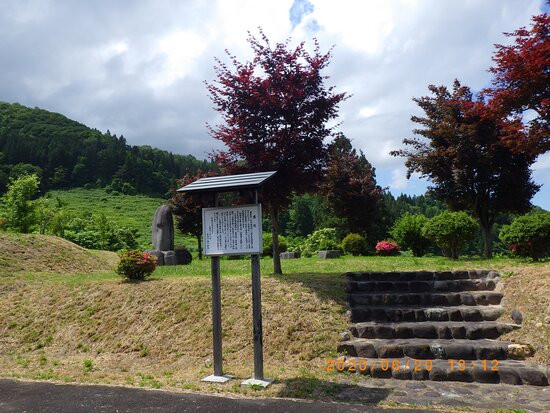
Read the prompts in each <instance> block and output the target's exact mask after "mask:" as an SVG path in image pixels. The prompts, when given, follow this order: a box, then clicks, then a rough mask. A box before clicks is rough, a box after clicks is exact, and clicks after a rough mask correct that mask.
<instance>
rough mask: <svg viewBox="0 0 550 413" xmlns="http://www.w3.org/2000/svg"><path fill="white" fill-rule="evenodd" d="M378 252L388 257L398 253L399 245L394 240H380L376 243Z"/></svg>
mask: <svg viewBox="0 0 550 413" xmlns="http://www.w3.org/2000/svg"><path fill="white" fill-rule="evenodd" d="M376 253H377V254H378V255H381V256H384V257H388V256H390V255H398V254H399V246H398V245H397V243H396V242H393V241H387V240H384V241H380V242H379V243H378V244H376Z"/></svg>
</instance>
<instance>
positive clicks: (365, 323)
mask: <svg viewBox="0 0 550 413" xmlns="http://www.w3.org/2000/svg"><path fill="white" fill-rule="evenodd" d="M430 324H433V325H436V326H439V325H449V326H456V327H458V326H465V327H467V326H477V325H482V326H498V325H501V326H509V327H511V328H514V329H518V328H521V325H519V324H513V323H501V322H499V321H416V322H414V321H401V322H397V323H390V322H382V321H361V322H358V323H353V326H354V327H368V326H381V325H382V326H392V327H397V326H405V325H411V326H417V325H430Z"/></svg>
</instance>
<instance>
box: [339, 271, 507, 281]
mask: <svg viewBox="0 0 550 413" xmlns="http://www.w3.org/2000/svg"><path fill="white" fill-rule="evenodd" d="M346 277H347V278H348V279H350V280H353V281H429V280H440V281H447V280H450V281H453V280H473V279H481V278H488V279H495V278H498V277H499V273H498V272H496V271H493V270H469V271H466V270H455V271H440V272H437V271H435V272H432V271H403V272H361V271H359V272H348V273H346Z"/></svg>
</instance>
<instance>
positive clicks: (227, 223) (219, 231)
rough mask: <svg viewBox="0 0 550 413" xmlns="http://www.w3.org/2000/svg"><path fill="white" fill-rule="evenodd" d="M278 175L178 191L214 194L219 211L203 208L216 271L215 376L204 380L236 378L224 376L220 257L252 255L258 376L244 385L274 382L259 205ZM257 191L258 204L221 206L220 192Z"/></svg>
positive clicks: (207, 182)
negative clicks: (268, 367)
mask: <svg viewBox="0 0 550 413" xmlns="http://www.w3.org/2000/svg"><path fill="white" fill-rule="evenodd" d="M274 174H275V172H260V173H256V174H242V175H230V176H222V177H209V178H201V179H199V180H197V181H195V182H193V183H191V184H189V185H187V186H185V187H183V188H180V189H178V192H195V193H213V194H214V199H215V202H214V204H215V208H203V210H202V226H203V246H204V255H205V256H210V257H211V268H212V341H213V353H214V374H212V375H210V376H208V377H205V378H204V379H202V380H203V381H208V382H215V383H225V382H226V381H228V380H229V379H231V378H232V376H230V375H226V374H223V368H222V320H221V288H220V257H221V256H224V255H245V254H250V267H251V273H252V320H253V323H252V331H253V341H254V377H252V378H250V379H248V380H245V381H243V382H242V385H243V386H251V385H256V386H262V387H267V386H268V385H269V384H271V383H272V382H273V379H266V378H264V364H263V336H262V335H263V333H262V295H261V282H260V275H261V274H260V254H261V252H262V223H261V218H262V209H261V204H259V203H258V192H257V188H258V187H259V186H260V185H261V184H262V183H263V182H265V181H266V180H268V179H269V178H271V177H272V176H273V175H274ZM244 189H246V190H250V189H253V190H254V204H251V205H242V206H236V207H218V197H217V194H218V192H229V191H240V190H244Z"/></svg>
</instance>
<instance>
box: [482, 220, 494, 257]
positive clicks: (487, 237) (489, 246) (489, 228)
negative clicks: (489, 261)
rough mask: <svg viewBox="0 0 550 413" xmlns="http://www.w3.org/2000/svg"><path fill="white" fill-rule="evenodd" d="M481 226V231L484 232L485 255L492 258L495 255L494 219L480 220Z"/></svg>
mask: <svg viewBox="0 0 550 413" xmlns="http://www.w3.org/2000/svg"><path fill="white" fill-rule="evenodd" d="M479 226H480V227H481V232H482V234H483V256H484V257H485V258H492V257H493V239H492V232H493V221H492V220H487V221H485V222H484V221H483V220H480V221H479Z"/></svg>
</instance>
